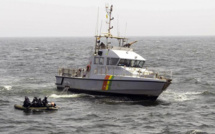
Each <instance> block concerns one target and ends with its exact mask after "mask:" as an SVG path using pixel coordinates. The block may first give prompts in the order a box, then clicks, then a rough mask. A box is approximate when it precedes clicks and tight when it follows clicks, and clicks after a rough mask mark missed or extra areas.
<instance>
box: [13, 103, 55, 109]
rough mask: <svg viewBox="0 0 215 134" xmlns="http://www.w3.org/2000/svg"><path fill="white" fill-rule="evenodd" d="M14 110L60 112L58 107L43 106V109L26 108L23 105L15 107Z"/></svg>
mask: <svg viewBox="0 0 215 134" xmlns="http://www.w3.org/2000/svg"><path fill="white" fill-rule="evenodd" d="M14 108H16V109H19V110H58V107H57V106H51V105H50V106H49V105H48V106H43V107H24V106H22V105H17V104H15V105H14Z"/></svg>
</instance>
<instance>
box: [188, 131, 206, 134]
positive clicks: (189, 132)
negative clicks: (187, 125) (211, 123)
mask: <svg viewBox="0 0 215 134" xmlns="http://www.w3.org/2000/svg"><path fill="white" fill-rule="evenodd" d="M186 134H207V132H203V131H200V130H190V131H188V132H186Z"/></svg>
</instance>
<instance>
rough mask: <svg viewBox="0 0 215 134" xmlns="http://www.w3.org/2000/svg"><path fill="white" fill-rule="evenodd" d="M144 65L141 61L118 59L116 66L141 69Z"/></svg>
mask: <svg viewBox="0 0 215 134" xmlns="http://www.w3.org/2000/svg"><path fill="white" fill-rule="evenodd" d="M144 63H145V61H143V60H128V59H120V61H119V64H118V66H126V67H136V68H142V67H143V65H144Z"/></svg>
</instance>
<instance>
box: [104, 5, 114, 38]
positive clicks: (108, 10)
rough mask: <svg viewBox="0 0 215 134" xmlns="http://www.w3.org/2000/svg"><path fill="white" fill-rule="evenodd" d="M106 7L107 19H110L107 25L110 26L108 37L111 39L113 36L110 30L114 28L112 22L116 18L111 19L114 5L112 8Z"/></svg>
mask: <svg viewBox="0 0 215 134" xmlns="http://www.w3.org/2000/svg"><path fill="white" fill-rule="evenodd" d="M105 7H106V12H107V14H106V18H107V19H108V22H107V24H109V25H108V37H110V36H112V35H111V33H110V30H111V29H113V26H111V21H112V20H113V19H114V17H111V13H112V11H113V5H111V7H110V8H109V5H108V4H106V6H105Z"/></svg>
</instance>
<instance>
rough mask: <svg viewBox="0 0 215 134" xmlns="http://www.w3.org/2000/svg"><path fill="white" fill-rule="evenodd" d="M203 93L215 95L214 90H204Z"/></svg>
mask: <svg viewBox="0 0 215 134" xmlns="http://www.w3.org/2000/svg"><path fill="white" fill-rule="evenodd" d="M201 94H202V95H215V93H214V92H210V91H203V92H202V93H201Z"/></svg>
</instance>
